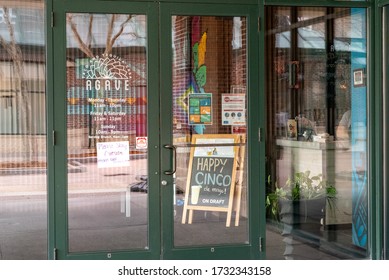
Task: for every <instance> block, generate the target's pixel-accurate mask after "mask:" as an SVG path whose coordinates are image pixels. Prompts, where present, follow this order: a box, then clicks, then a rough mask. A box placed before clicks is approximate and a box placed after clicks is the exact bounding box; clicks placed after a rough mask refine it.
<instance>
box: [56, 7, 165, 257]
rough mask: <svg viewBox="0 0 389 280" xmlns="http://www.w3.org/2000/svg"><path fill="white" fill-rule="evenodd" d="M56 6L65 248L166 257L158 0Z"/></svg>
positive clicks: (59, 217)
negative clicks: (151, 1) (161, 203)
mask: <svg viewBox="0 0 389 280" xmlns="http://www.w3.org/2000/svg"><path fill="white" fill-rule="evenodd" d="M54 11H55V12H54V19H55V24H54V29H55V30H54V57H55V58H54V63H55V71H56V73H54V76H55V84H54V89H55V97H54V100H55V105H54V106H55V112H54V115H55V119H54V131H53V137H55V166H56V168H55V188H56V189H55V197H56V201H55V202H56V229H55V230H56V245H55V247H56V249H55V250H56V254H57V256H56V257H58V258H70V259H72V258H76V259H80V258H86V259H94V258H96V259H120V258H125V259H131V258H137V259H147V258H159V256H160V245H159V236H160V233H159V232H160V226H159V218H156V217H159V210H160V208H159V202H158V196H159V194H158V192H159V187H158V186H159V178H158V169H159V165H158V162H159V153H158V146H159V144H158V99H159V97H158V90H157V86H158V81H157V75H155V73H157V72H156V71H157V69H156V67H150V62H151V61H154V62H155V61H157V44H156V40H157V34H158V33H157V30H158V23H157V19H158V17H157V16H156V5H155V4H146V5H144V4H143V5H138V4H136V3H131V5H123V3H119V2H117V1H116V2H112V3H109V5H107V2H104V3H102V2H99V1H94V2H93V5H92V2H91V3H89V5H88V3H83V4H78V3H75V4H72V5H71V7H68V6H66V4H65V3H63V1H57V2H55V4H54ZM153 32H154V34H153ZM150 205H155V206H154V207H151V206H150Z"/></svg>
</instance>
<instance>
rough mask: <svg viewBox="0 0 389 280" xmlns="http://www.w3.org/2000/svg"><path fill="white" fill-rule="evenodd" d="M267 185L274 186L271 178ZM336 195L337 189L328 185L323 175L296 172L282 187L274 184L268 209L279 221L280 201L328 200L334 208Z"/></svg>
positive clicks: (267, 202)
mask: <svg viewBox="0 0 389 280" xmlns="http://www.w3.org/2000/svg"><path fill="white" fill-rule="evenodd" d="M267 184H268V186H271V185H272V182H271V178H270V176H268V180H267ZM336 195H337V191H336V188H335V187H334V186H332V185H327V183H326V181H324V180H323V176H322V175H321V174H319V175H315V176H311V172H310V171H305V172H296V173H295V174H294V175H293V177H292V178H289V179H288V180H287V181H286V183H285V185H284V186H282V187H280V186H279V185H278V183H277V182H274V189H273V191H272V192H270V193H268V195H267V196H266V208H267V209H268V210H269V211H270V214H271V215H272V216H273V217H274V218H276V219H277V220H278V217H279V213H280V209H279V202H280V200H288V201H303V200H312V199H319V198H326V201H327V203H328V206H329V207H330V208H333V207H334V203H335V199H336Z"/></svg>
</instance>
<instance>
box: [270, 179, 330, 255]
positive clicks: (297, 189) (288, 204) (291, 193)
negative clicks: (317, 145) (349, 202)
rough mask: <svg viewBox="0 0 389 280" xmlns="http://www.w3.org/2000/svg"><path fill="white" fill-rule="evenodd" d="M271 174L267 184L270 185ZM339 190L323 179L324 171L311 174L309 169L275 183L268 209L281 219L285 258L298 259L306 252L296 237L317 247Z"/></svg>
mask: <svg viewBox="0 0 389 280" xmlns="http://www.w3.org/2000/svg"><path fill="white" fill-rule="evenodd" d="M271 183H272V182H271V179H270V176H269V177H268V185H269V186H271ZM336 193H337V192H336V189H335V187H333V186H331V185H327V183H326V182H325V181H324V180H323V177H322V175H321V174H319V175H315V176H311V173H310V171H305V172H296V173H295V174H294V175H293V177H292V178H289V179H288V180H287V181H286V183H285V185H284V186H282V187H280V186H279V185H278V183H277V182H275V183H274V189H273V191H272V192H270V193H269V194H268V195H267V197H266V208H267V209H268V210H269V211H270V213H271V215H272V216H273V217H275V219H276V220H277V221H280V222H281V225H282V226H283V228H282V233H281V235H282V236H283V237H284V239H283V242H284V243H285V251H284V256H285V258H286V259H295V258H296V257H297V258H299V255H301V254H304V252H302V251H303V250H302V249H299V247H295V243H294V241H293V239H294V237H296V236H298V237H299V238H300V239H301V238H303V239H304V240H305V241H308V242H309V243H310V244H315V246H318V245H319V244H320V236H321V233H322V231H321V229H322V225H323V224H324V218H325V213H326V207H327V206H328V207H329V208H330V209H333V208H334V202H335V199H336Z"/></svg>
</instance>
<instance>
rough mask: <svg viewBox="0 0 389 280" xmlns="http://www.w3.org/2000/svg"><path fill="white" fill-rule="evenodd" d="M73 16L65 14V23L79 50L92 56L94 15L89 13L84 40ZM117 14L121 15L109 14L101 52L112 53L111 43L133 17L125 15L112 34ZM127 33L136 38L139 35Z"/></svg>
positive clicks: (113, 42)
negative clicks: (103, 48)
mask: <svg viewBox="0 0 389 280" xmlns="http://www.w3.org/2000/svg"><path fill="white" fill-rule="evenodd" d="M73 16H74V15H73V14H67V17H66V20H67V23H68V24H69V25H70V28H71V30H72V32H73V34H74V37H75V40H76V42H77V44H78V47H79V48H80V50H81V51H82V52H83V53H85V54H86V55H87V56H88V57H90V58H92V57H93V56H94V54H93V51H92V47H91V42H92V27H93V21H94V15H89V21H88V34H87V37H86V40H85V41H83V39H82V38H81V36H80V33H79V31H78V30H77V25H76V24H75V23H74V21H73ZM119 16H122V15H115V14H113V15H110V20H109V24H108V26H107V38H106V45H105V51H104V53H103V54H111V53H112V48H113V45H114V44H115V42H116V40H117V39H118V38H119V36H120V35H122V34H123V31H124V27H125V26H126V25H127V24H128V23H129V22H130V20H131V19H132V18H133V15H126V16H125V19H124V20H123V22H122V23H120V26H119V30H118V31H117V32H116V33H115V34H113V33H114V27H115V23H116V21H117V20H118V18H119ZM129 35H132V36H134V37H136V38H139V36H138V34H137V33H136V32H132V33H130V34H129Z"/></svg>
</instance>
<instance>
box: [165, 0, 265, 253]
mask: <svg viewBox="0 0 389 280" xmlns="http://www.w3.org/2000/svg"><path fill="white" fill-rule="evenodd" d="M160 11H161V13H160V18H161V34H163V35H161V54H163V55H161V56H160V58H161V62H160V65H163V66H164V67H163V68H164V71H161V72H160V74H161V77H160V81H161V128H162V129H161V144H162V145H165V144H170V145H172V143H173V139H172V129H173V128H172V111H171V106H172V103H173V101H172V94H171V93H172V78H171V73H172V61H173V60H172V53H171V44H172V43H171V40H172V39H171V38H172V34H171V18H172V16H173V15H196V16H207V15H212V16H245V17H247V19H248V22H249V24H248V31H247V32H248V38H249V39H248V40H249V43H248V57H249V58H248V59H247V61H249V65H248V73H249V78H248V87H249V89H248V106H249V108H248V112H249V116H248V155H249V158H248V173H249V178H248V185H249V188H248V189H249V194H248V199H249V217H250V218H249V224H250V227H249V243H248V244H242V245H227V246H207V247H193V248H174V242H173V234H172V232H173V226H174V223H173V215H172V213H173V212H172V211H173V178H172V176H167V175H164V174H163V170H161V180H165V181H167V182H168V184H167V186H165V187H164V188H163V189H162V190H161V192H162V204H163V205H164V206H163V208H162V221H163V225H164V228H163V230H162V231H163V244H164V252H163V256H164V258H166V259H260V258H264V248H263V249H262V245H260V242H262V239H261V238H264V237H265V225H266V223H265V211H264V201H265V199H264V188H263V186H262V185H261V183H260V182H263V181H264V166H265V165H264V153H263V151H264V143H259V139H258V130H259V129H260V122H261V121H260V120H262V121H263V120H264V115H260V114H259V112H264V110H263V109H264V108H261V107H263V106H264V105H263V104H264V103H263V102H260V101H261V98H260V95H261V94H260V92H261V91H260V90H259V87H260V84H259V81H258V80H259V79H258V77H260V73H259V63H258V62H259V41H258V40H259V32H258V6H256V5H233V4H231V5H229V4H224V5H210V4H197V3H196V4H180V5H176V4H174V3H170V4H169V3H161V9H160ZM258 108H261V109H259V110H258ZM161 161H162V162H164V163H168V164H167V166H171V165H170V164H171V163H172V158H171V152H170V151H169V150H166V149H163V150H161ZM161 166H162V164H161ZM165 166H166V164H165ZM258 174H259V175H258ZM165 226H166V227H165ZM165 229H167V231H166V230H165ZM260 239H261V240H260ZM263 240H264V239H263ZM261 244H262V243H261ZM263 246H264V244H263ZM211 247H212V248H211ZM262 250H263V252H262Z"/></svg>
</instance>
